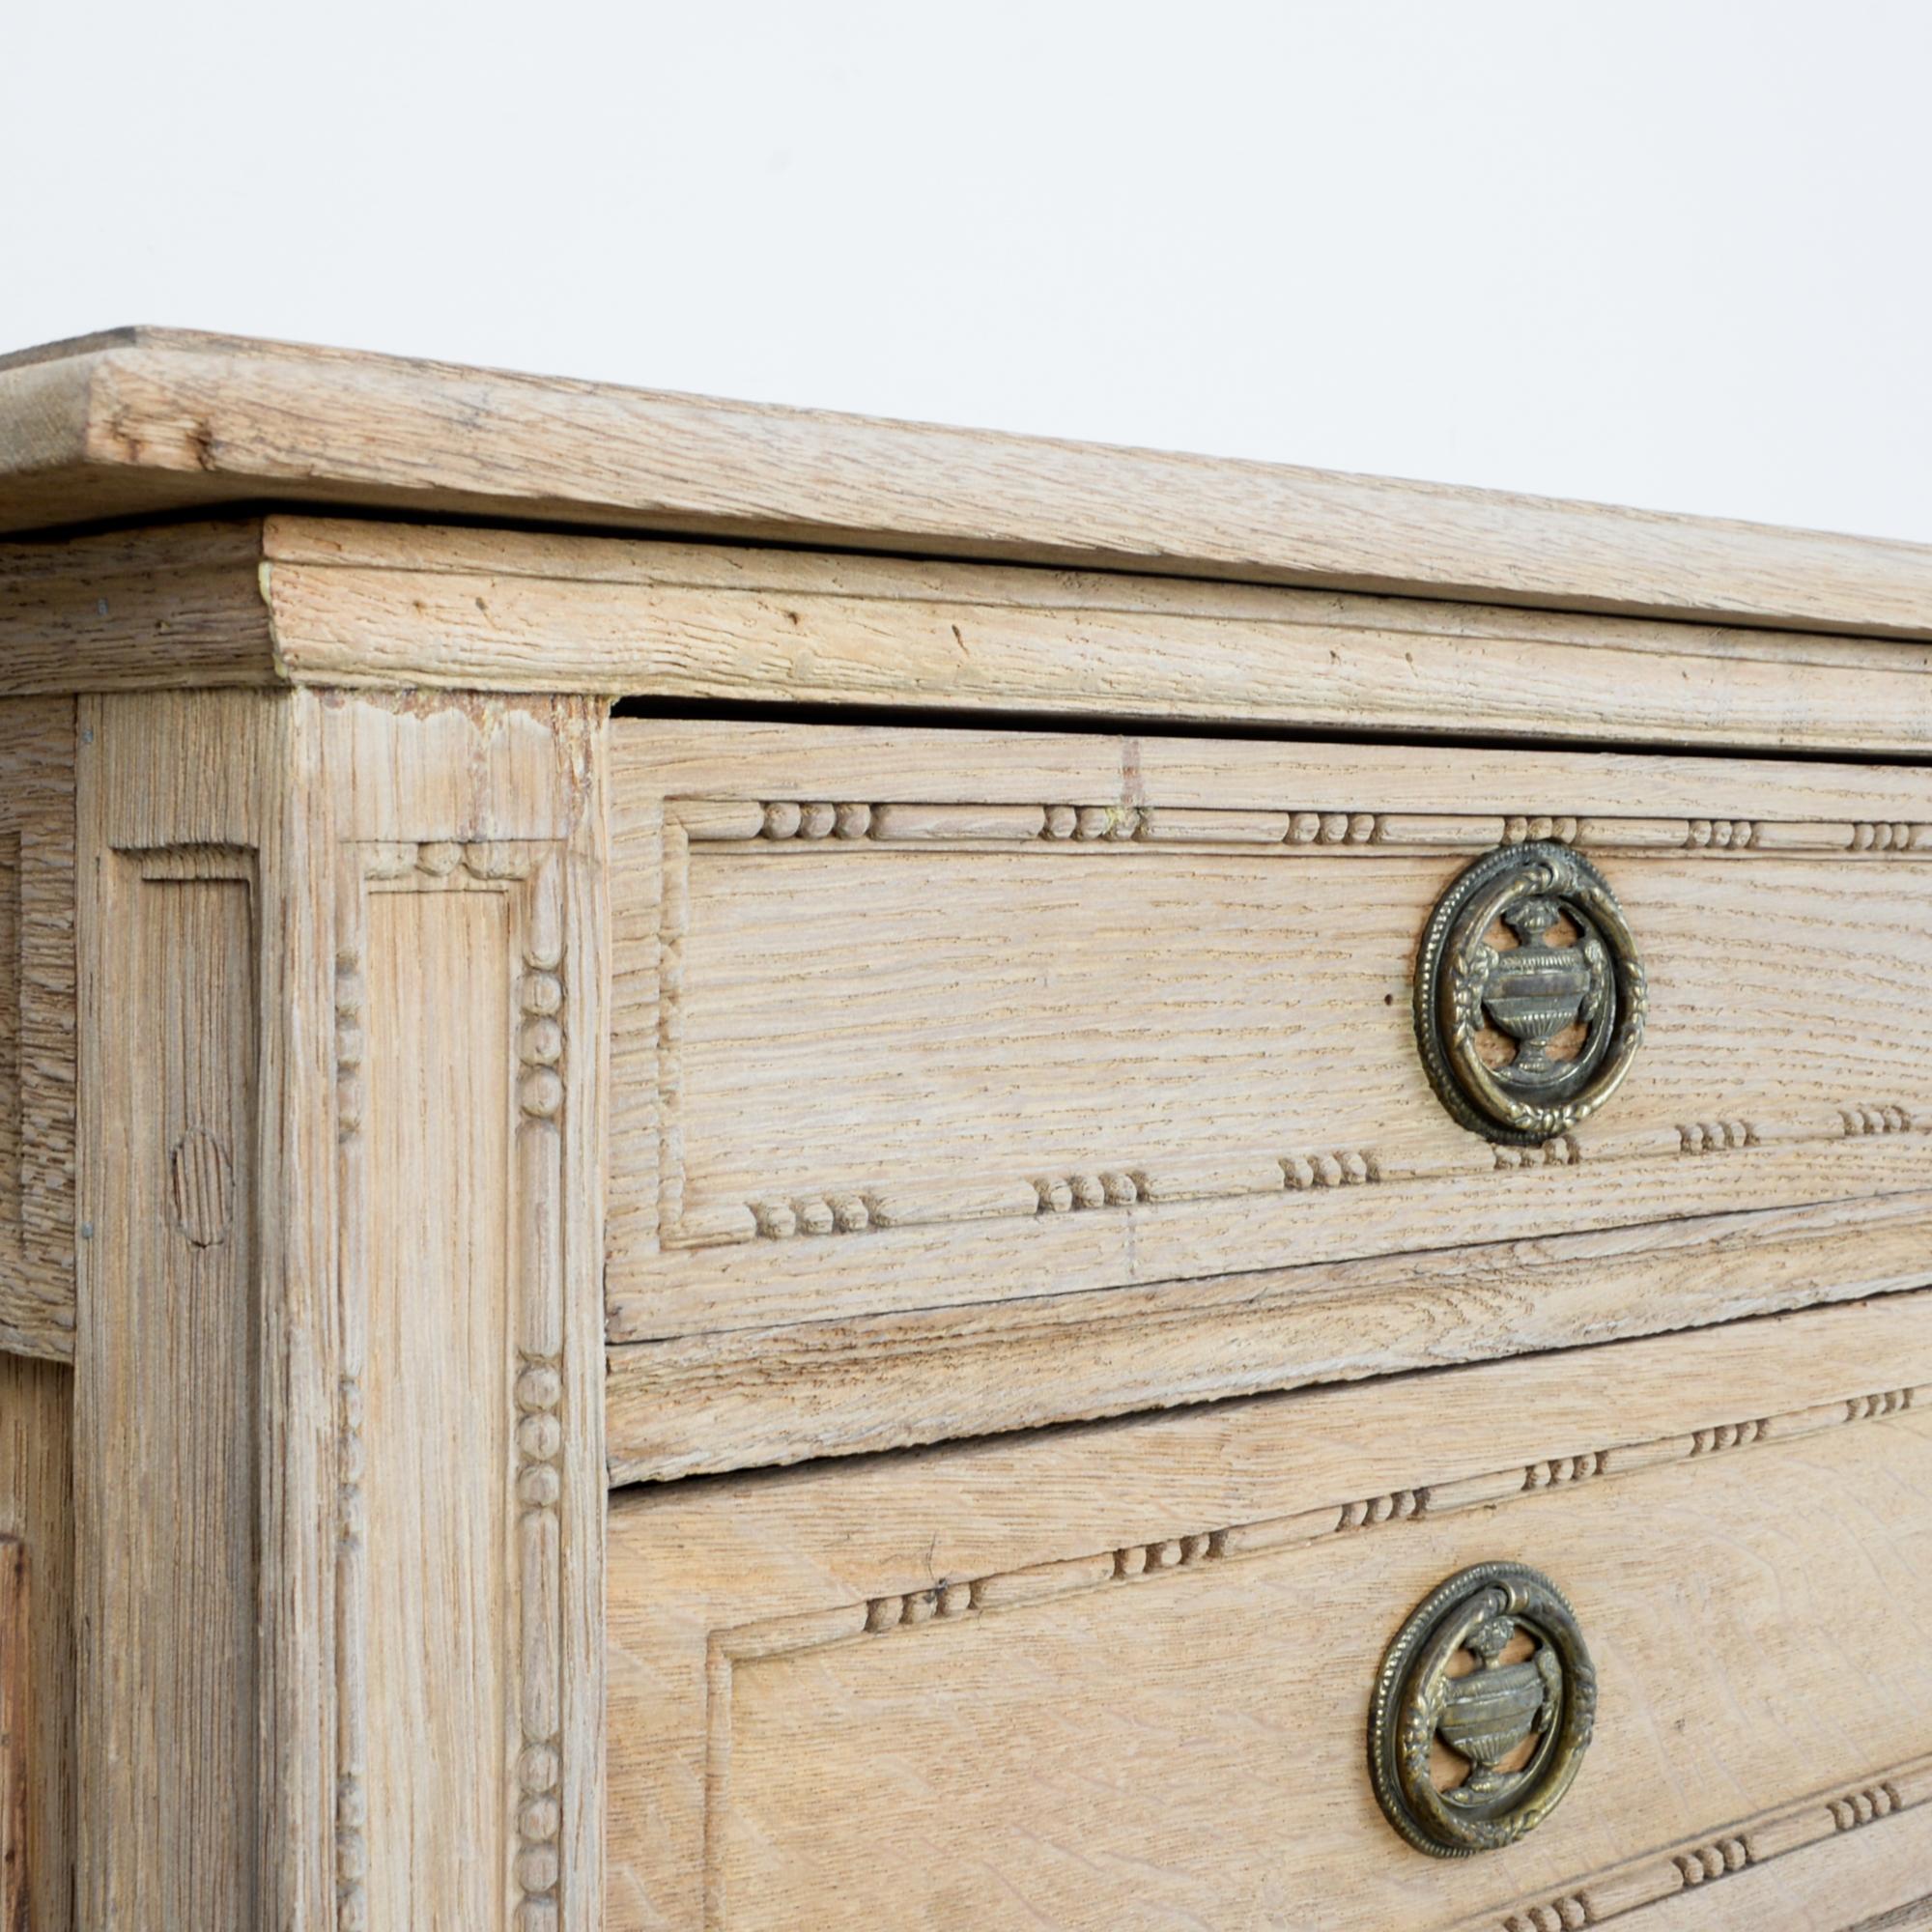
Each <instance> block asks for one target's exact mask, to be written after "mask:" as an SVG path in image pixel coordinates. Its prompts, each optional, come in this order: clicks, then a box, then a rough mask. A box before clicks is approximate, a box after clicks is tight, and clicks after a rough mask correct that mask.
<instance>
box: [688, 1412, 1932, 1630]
mask: <svg viewBox="0 0 1932 1932" xmlns="http://www.w3.org/2000/svg"><path fill="white" fill-rule="evenodd" d="M1927 1404H1932V1383H1926V1384H1922V1385H1918V1386H1914V1387H1911V1388H1901V1389H1884V1390H1880V1391H1877V1392H1876V1393H1873V1394H1870V1395H1860V1396H1853V1397H1850V1398H1848V1399H1846V1400H1844V1401H1840V1402H1831V1403H1821V1404H1819V1405H1817V1406H1813V1407H1809V1408H1801V1409H1787V1410H1783V1411H1781V1412H1779V1413H1778V1414H1776V1415H1769V1416H1754V1417H1747V1418H1746V1419H1745V1420H1743V1421H1739V1422H1725V1423H1716V1424H1713V1425H1711V1426H1709V1427H1707V1428H1703V1429H1695V1430H1692V1431H1690V1432H1689V1433H1688V1434H1686V1435H1667V1436H1658V1437H1653V1438H1650V1439H1648V1440H1645V1441H1641V1442H1624V1443H1617V1444H1614V1445H1612V1446H1610V1447H1608V1448H1602V1449H1586V1450H1582V1451H1579V1452H1578V1453H1577V1454H1576V1455H1573V1456H1559V1457H1554V1458H1550V1459H1547V1460H1545V1461H1542V1462H1536V1463H1511V1464H1510V1465H1508V1466H1507V1467H1505V1468H1502V1469H1496V1470H1491V1471H1488V1472H1486V1473H1484V1474H1482V1475H1476V1476H1463V1477H1458V1478H1455V1479H1453V1480H1451V1481H1448V1482H1442V1483H1430V1484H1424V1485H1419V1486H1418V1487H1416V1488H1414V1489H1406V1490H1394V1491H1391V1492H1387V1493H1386V1494H1382V1495H1376V1496H1363V1497H1351V1498H1350V1499H1348V1500H1346V1501H1343V1502H1336V1503H1326V1504H1323V1505H1322V1506H1321V1508H1319V1509H1312V1510H1301V1511H1297V1512H1296V1513H1295V1514H1293V1516H1286V1517H1270V1518H1268V1519H1265V1520H1263V1521H1260V1522H1247V1523H1236V1524H1232V1525H1230V1526H1229V1527H1227V1528H1224V1529H1214V1530H1204V1531H1193V1532H1189V1533H1188V1534H1186V1535H1182V1536H1175V1537H1169V1538H1164V1539H1162V1540H1160V1541H1158V1542H1154V1543H1148V1544H1132V1545H1129V1546H1127V1547H1126V1548H1118V1549H1103V1550H1099V1551H1097V1552H1095V1553H1094V1555H1092V1556H1074V1557H1068V1558H1065V1559H1063V1560H1061V1561H1058V1562H1053V1563H1042V1564H1036V1565H1033V1566H1031V1567H1029V1568H1027V1569H1023V1570H1013V1571H1008V1572H1005V1573H1004V1574H1001V1575H997V1576H991V1577H971V1578H947V1579H944V1580H942V1581H940V1582H938V1583H935V1584H934V1585H932V1586H931V1587H930V1588H929V1589H924V1590H916V1591H912V1592H910V1593H907V1594H903V1595H897V1596H885V1597H874V1598H872V1599H870V1600H869V1601H867V1603H864V1604H860V1605H851V1606H850V1607H848V1608H842V1609H838V1610H832V1611H807V1612H805V1613H803V1614H801V1615H798V1616H793V1617H785V1618H781V1619H778V1620H776V1621H774V1622H771V1623H764V1624H757V1625H753V1626H749V1627H748V1628H747V1629H746V1630H744V1631H742V1632H740V1631H720V1632H717V1633H715V1634H714V1635H713V1639H712V1640H713V1643H714V1644H715V1645H717V1646H718V1647H719V1649H720V1651H721V1654H722V1655H724V1656H725V1657H726V1658H734V1657H740V1656H756V1657H760V1658H765V1657H777V1656H784V1655H788V1654H789V1653H790V1652H792V1651H795V1650H811V1649H816V1648H817V1647H818V1646H820V1645H821V1644H827V1643H840V1642H844V1641H846V1640H848V1639H850V1638H853V1637H856V1636H859V1635H861V1634H866V1633H874V1634H876V1633H878V1632H882V1631H891V1630H896V1629H898V1628H900V1627H901V1626H902V1625H908V1626H909V1625H918V1624H923V1623H929V1622H933V1621H937V1620H945V1619H948V1618H955V1617H961V1616H967V1615H971V1614H977V1613H980V1612H983V1611H986V1610H992V1609H1004V1608H1007V1607H1009V1606H1010V1605H1015V1604H1027V1603H1037V1602H1041V1601H1043V1600H1045V1599H1047V1598H1051V1597H1060V1596H1065V1595H1067V1594H1069V1593H1071V1592H1073V1591H1078V1590H1089V1589H1096V1588H1099V1587H1100V1586H1102V1585H1104V1584H1107V1583H1112V1582H1116V1581H1127V1580H1131V1579H1134V1578H1137V1577H1152V1576H1158V1575H1159V1574H1160V1573H1161V1572H1162V1571H1166V1570H1176V1569H1183V1568H1186V1567H1188V1566H1190V1565H1193V1564H1199V1563H1208V1562H1217V1561H1221V1560H1224V1559H1226V1558H1229V1557H1236V1556H1248V1555H1254V1554H1257V1553H1259V1552H1261V1551H1264V1550H1272V1549H1285V1548H1293V1547H1295V1546H1297V1545H1301V1544H1310V1543H1318V1542H1321V1541H1324V1540H1325V1539H1327V1538H1328V1537H1331V1536H1348V1535H1351V1534H1354V1533H1356V1532H1358V1531H1365V1530H1371V1529H1376V1528H1379V1527H1380V1526H1382V1525H1383V1524H1386V1523H1392V1522H1410V1521H1415V1520H1421V1519H1425V1518H1435V1517H1442V1516H1449V1515H1453V1514H1455V1513H1456V1512H1457V1511H1460V1510H1467V1509H1478V1508H1485V1507H1488V1506H1491V1505H1492V1504H1497V1503H1505V1502H1510V1501H1513V1500H1515V1499H1517V1498H1519V1497H1521V1496H1530V1495H1536V1494H1538V1493H1540V1492H1546V1491H1548V1490H1552V1489H1561V1488H1564V1487H1567V1486H1568V1485H1571V1484H1574V1483H1580V1482H1593V1481H1597V1480H1600V1479H1603V1478H1607V1477H1611V1476H1622V1475H1629V1474H1632V1473H1634V1471H1636V1470H1638V1469H1653V1468H1660V1467H1662V1466H1663V1465H1665V1464H1667V1463H1686V1462H1691V1461H1694V1460H1697V1459H1699V1458H1702V1457H1708V1456H1714V1455H1719V1454H1723V1453H1725V1452H1728V1451H1734V1450H1739V1449H1746V1448H1748V1447H1750V1446H1751V1445H1752V1444H1754V1443H1760V1442H1783V1441H1789V1440H1790V1439H1791V1438H1792V1437H1794V1436H1800V1435H1815V1434H1817V1433H1818V1432H1819V1431H1821V1430H1826V1429H1833V1428H1839V1427H1843V1426H1846V1425H1849V1424H1853V1423H1860V1422H1869V1421H1874V1420H1880V1419H1883V1418H1884V1417H1887V1416H1891V1415H1898V1414H1901V1413H1903V1412H1904V1411H1905V1410H1907V1409H1910V1408H1913V1407H1915V1406H1925V1405H1927Z"/></svg>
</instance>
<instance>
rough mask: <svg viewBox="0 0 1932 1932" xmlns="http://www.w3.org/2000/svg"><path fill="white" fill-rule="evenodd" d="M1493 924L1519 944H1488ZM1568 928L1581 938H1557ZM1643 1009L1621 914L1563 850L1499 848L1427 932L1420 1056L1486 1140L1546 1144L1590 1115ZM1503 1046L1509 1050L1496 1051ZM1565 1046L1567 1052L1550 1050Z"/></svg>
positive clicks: (1418, 984) (1644, 996) (1447, 898)
mask: <svg viewBox="0 0 1932 1932" xmlns="http://www.w3.org/2000/svg"><path fill="white" fill-rule="evenodd" d="M1498 924H1501V925H1502V926H1504V927H1505V928H1507V929H1508V931H1510V932H1511V933H1513V934H1514V935H1515V936H1516V939H1517V944H1516V945H1514V946H1508V945H1502V946H1499V945H1497V944H1496V943H1495V939H1494V934H1495V928H1496V927H1497V925H1498ZM1562 924H1567V925H1568V926H1569V927H1571V928H1573V929H1574V933H1575V937H1574V938H1568V937H1566V938H1564V939H1562V940H1560V941H1557V942H1552V941H1551V940H1550V938H1549V937H1548V935H1549V933H1550V932H1551V931H1552V929H1554V928H1556V927H1558V926H1559V925H1562ZM1647 1006H1648V993H1647V989H1646V986H1645V982H1644V972H1643V961H1642V960H1641V959H1640V958H1639V957H1638V956H1637V950H1636V941H1635V940H1634V939H1633V938H1632V936H1631V930H1630V927H1629V926H1628V925H1627V924H1626V923H1625V922H1624V915H1623V908H1622V907H1621V906H1620V905H1618V903H1617V896H1616V895H1615V894H1614V893H1613V892H1611V890H1610V888H1609V885H1608V882H1607V881H1606V880H1605V878H1604V876H1603V874H1602V873H1601V872H1599V871H1598V870H1597V868H1596V867H1594V866H1593V865H1591V864H1590V862H1589V861H1588V860H1587V859H1585V858H1584V857H1582V855H1581V854H1580V853H1577V852H1573V851H1572V850H1571V849H1570V848H1569V847H1568V846H1567V845H1560V844H1556V843H1553V842H1549V841H1538V842H1534V843H1531V844H1525V845H1505V846H1502V847H1500V848H1499V849H1498V850H1496V851H1494V852H1491V853H1489V854H1487V855H1486V856H1485V857H1483V858H1481V859H1478V860H1477V861H1476V863H1475V864H1474V865H1473V866H1471V867H1469V868H1468V869H1467V870H1466V871H1465V872H1463V875H1462V877H1461V878H1459V879H1458V880H1457V881H1456V883H1455V884H1454V885H1453V886H1451V887H1450V888H1449V890H1448V891H1447V892H1446V893H1445V894H1444V895H1442V897H1441V898H1440V900H1438V901H1437V903H1436V907H1435V912H1434V913H1433V914H1432V915H1431V916H1430V921H1429V925H1428V928H1427V930H1426V931H1425V932H1424V934H1423V940H1422V952H1421V956H1420V958H1419V959H1418V961H1417V964H1416V973H1415V1031H1416V1038H1417V1041H1418V1043H1419V1045H1420V1046H1421V1049H1422V1064H1423V1065H1424V1066H1425V1067H1427V1068H1428V1070H1429V1078H1430V1080H1431V1082H1432V1083H1433V1084H1434V1086H1435V1091H1436V1093H1437V1094H1439V1095H1440V1096H1441V1100H1442V1104H1443V1105H1444V1106H1445V1107H1447V1108H1448V1109H1449V1111H1450V1113H1452V1114H1453V1115H1455V1117H1456V1119H1457V1120H1458V1121H1460V1122H1462V1123H1463V1126H1465V1127H1468V1128H1471V1129H1472V1130H1473V1131H1475V1132H1476V1133H1479V1134H1487V1135H1488V1136H1489V1138H1490V1139H1491V1140H1494V1141H1513V1142H1518V1143H1525V1144H1533V1143H1536V1142H1539V1141H1546V1140H1549V1139H1551V1138H1552V1137H1553V1136H1555V1135H1557V1134H1561V1133H1567V1132H1568V1131H1569V1130H1570V1129H1571V1128H1572V1127H1574V1126H1575V1125H1576V1124H1577V1122H1578V1121H1581V1120H1582V1119H1584V1118H1585V1117H1586V1116H1587V1115H1590V1114H1593V1113H1595V1112H1596V1110H1597V1109H1598V1108H1599V1107H1601V1106H1602V1105H1603V1104H1604V1102H1605V1100H1607V1099H1608V1098H1609V1097H1610V1095H1611V1094H1614V1093H1615V1092H1616V1090H1617V1087H1618V1085H1619V1083H1620V1082H1621V1081H1622V1080H1623V1077H1624V1075H1625V1074H1626V1073H1628V1072H1629V1071H1630V1066H1631V1062H1632V1061H1633V1060H1634V1059H1635V1058H1636V1050H1637V1048H1638V1047H1639V1046H1640V1045H1642V1043H1643V1025H1644V1016H1645V1013H1646V1010H1647ZM1578 1029H1580V1033H1579V1032H1578ZM1505 1040H1508V1041H1514V1042H1515V1051H1514V1057H1513V1058H1503V1057H1501V1056H1502V1055H1503V1054H1505V1053H1507V1051H1508V1049H1507V1047H1506V1045H1505V1044H1504V1042H1505ZM1559 1040H1561V1041H1563V1043H1564V1050H1563V1051H1560V1052H1552V1050H1551V1049H1552V1048H1553V1047H1556V1046H1557V1044H1558V1042H1559ZM1486 1046H1488V1047H1490V1048H1491V1049H1492V1050H1491V1051H1490V1052H1488V1053H1486V1052H1485V1050H1484V1049H1485V1047H1486Z"/></svg>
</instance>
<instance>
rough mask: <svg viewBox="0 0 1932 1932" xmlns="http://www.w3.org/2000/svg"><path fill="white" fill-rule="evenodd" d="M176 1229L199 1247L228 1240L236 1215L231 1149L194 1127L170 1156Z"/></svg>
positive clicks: (199, 1128) (206, 1246)
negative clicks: (229, 1157) (230, 1160)
mask: <svg viewBox="0 0 1932 1932" xmlns="http://www.w3.org/2000/svg"><path fill="white" fill-rule="evenodd" d="M168 1160H169V1168H170V1171H171V1179H172V1183H173V1193H174V1208H175V1226H176V1227H177V1228H179V1229H180V1230H181V1232H182V1234H183V1235H184V1236H186V1238H187V1240H188V1241H189V1242H190V1243H191V1244H192V1245H193V1246H195V1247H197V1248H213V1247H216V1246H218V1245H219V1244H220V1243H221V1242H223V1241H225V1240H226V1239H227V1238H228V1231H229V1228H230V1227H231V1226H232V1225H233V1222H234V1216H235V1182H234V1176H233V1172H232V1169H231V1166H230V1163H229V1159H228V1150H227V1149H226V1148H224V1147H223V1146H222V1145H221V1143H220V1142H219V1141H218V1140H216V1139H215V1137H214V1136H213V1134H211V1133H210V1132H209V1131H208V1130H207V1128H205V1127H190V1128H189V1129H188V1131H187V1132H186V1133H185V1134H184V1135H183V1136H182V1137H181V1139H180V1140H178V1141H177V1142H176V1143H175V1147H174V1152H173V1153H172V1154H171V1155H169V1157H168Z"/></svg>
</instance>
